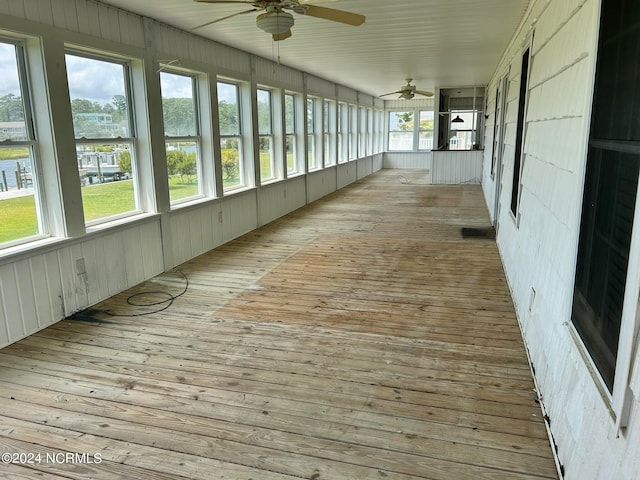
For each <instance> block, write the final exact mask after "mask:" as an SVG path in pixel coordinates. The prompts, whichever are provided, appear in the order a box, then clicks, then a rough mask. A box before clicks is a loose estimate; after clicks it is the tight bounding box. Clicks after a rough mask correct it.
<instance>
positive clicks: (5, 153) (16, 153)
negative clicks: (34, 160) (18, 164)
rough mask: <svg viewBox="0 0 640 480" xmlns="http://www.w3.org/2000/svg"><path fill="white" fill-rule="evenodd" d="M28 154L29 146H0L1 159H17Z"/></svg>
mask: <svg viewBox="0 0 640 480" xmlns="http://www.w3.org/2000/svg"><path fill="white" fill-rule="evenodd" d="M28 156H29V149H28V148H0V160H17V159H20V158H27V157H28Z"/></svg>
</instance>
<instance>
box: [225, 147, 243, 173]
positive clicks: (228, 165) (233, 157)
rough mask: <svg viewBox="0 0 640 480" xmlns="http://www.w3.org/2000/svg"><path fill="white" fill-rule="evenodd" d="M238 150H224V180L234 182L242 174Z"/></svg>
mask: <svg viewBox="0 0 640 480" xmlns="http://www.w3.org/2000/svg"><path fill="white" fill-rule="evenodd" d="M239 167H240V159H239V158H238V150H236V149H230V148H225V149H223V150H222V175H223V178H224V180H234V179H237V178H238V175H239V174H240V168H239Z"/></svg>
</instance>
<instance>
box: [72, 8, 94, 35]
mask: <svg viewBox="0 0 640 480" xmlns="http://www.w3.org/2000/svg"><path fill="white" fill-rule="evenodd" d="M90 7H93V8H95V4H94V3H88V2H82V1H77V2H76V17H77V19H78V31H79V32H80V33H85V34H90V33H91V26H90V23H89V8H90Z"/></svg>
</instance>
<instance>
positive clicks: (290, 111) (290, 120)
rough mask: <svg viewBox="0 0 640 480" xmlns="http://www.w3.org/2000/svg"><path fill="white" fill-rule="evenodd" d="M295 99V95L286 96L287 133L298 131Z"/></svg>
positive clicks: (285, 118)
mask: <svg viewBox="0 0 640 480" xmlns="http://www.w3.org/2000/svg"><path fill="white" fill-rule="evenodd" d="M295 119H296V114H295V99H294V97H293V95H285V97H284V120H285V131H286V133H287V134H291V133H294V132H295V131H296V127H295Z"/></svg>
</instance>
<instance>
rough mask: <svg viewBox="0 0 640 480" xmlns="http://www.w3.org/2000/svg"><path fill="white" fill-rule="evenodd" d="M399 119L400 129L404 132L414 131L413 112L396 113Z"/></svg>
mask: <svg viewBox="0 0 640 480" xmlns="http://www.w3.org/2000/svg"><path fill="white" fill-rule="evenodd" d="M395 115H396V118H397V119H398V129H400V130H402V131H411V130H413V112H396V114H395Z"/></svg>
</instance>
